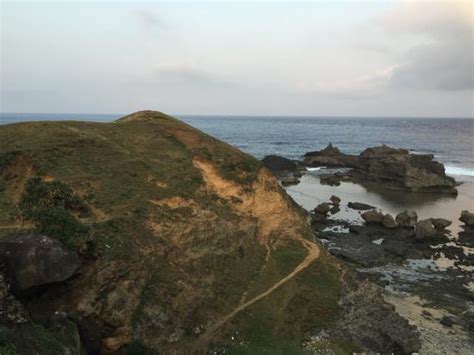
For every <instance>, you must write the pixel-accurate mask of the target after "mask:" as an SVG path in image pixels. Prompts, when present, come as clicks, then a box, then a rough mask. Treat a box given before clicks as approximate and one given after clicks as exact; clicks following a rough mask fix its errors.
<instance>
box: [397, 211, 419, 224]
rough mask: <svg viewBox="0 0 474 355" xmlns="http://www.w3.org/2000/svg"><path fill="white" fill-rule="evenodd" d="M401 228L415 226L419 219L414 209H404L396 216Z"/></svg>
mask: <svg viewBox="0 0 474 355" xmlns="http://www.w3.org/2000/svg"><path fill="white" fill-rule="evenodd" d="M395 220H396V221H397V224H398V226H399V227H400V228H414V227H415V226H416V222H417V221H418V215H417V214H416V212H415V211H413V210H408V211H403V212H400V213H399V214H397V217H395Z"/></svg>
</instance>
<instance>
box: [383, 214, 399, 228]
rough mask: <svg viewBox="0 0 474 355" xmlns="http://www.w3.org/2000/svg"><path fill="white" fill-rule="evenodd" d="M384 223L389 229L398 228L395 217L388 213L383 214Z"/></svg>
mask: <svg viewBox="0 0 474 355" xmlns="http://www.w3.org/2000/svg"><path fill="white" fill-rule="evenodd" d="M382 225H383V226H384V227H385V228H389V229H394V228H397V222H395V220H394V219H393V217H392V216H391V215H390V214H388V213H387V214H385V215H384V216H383V220H382Z"/></svg>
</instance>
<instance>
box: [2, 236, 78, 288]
mask: <svg viewBox="0 0 474 355" xmlns="http://www.w3.org/2000/svg"><path fill="white" fill-rule="evenodd" d="M0 261H2V262H3V263H5V265H6V268H7V274H8V276H9V277H10V279H11V280H12V286H13V287H14V289H15V290H17V291H25V290H28V289H30V288H32V287H35V286H42V285H47V284H51V283H56V282H61V281H65V280H67V279H68V278H70V277H71V276H73V275H74V274H75V273H76V272H77V271H78V269H79V267H80V265H81V262H80V260H79V257H78V256H77V254H76V253H75V252H73V251H70V250H67V249H66V248H64V246H63V245H62V244H61V243H60V242H59V241H57V240H54V239H51V238H49V237H46V236H44V235H36V234H32V233H28V234H13V235H10V236H8V237H6V238H3V239H2V240H1V241H0Z"/></svg>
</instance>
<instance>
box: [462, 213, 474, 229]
mask: <svg viewBox="0 0 474 355" xmlns="http://www.w3.org/2000/svg"><path fill="white" fill-rule="evenodd" d="M459 220H460V221H461V222H463V223H464V224H465V225H466V226H469V227H474V213H472V212H469V211H462V212H461V217H459Z"/></svg>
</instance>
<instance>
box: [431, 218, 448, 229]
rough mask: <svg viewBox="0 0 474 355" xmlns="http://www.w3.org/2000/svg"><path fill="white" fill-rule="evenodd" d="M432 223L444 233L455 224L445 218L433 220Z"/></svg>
mask: <svg viewBox="0 0 474 355" xmlns="http://www.w3.org/2000/svg"><path fill="white" fill-rule="evenodd" d="M431 223H433V226H434V227H435V228H436V230H438V231H443V230H445V229H446V228H448V227H449V226H450V225H451V224H453V222H451V221H450V220H447V219H444V218H431Z"/></svg>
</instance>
